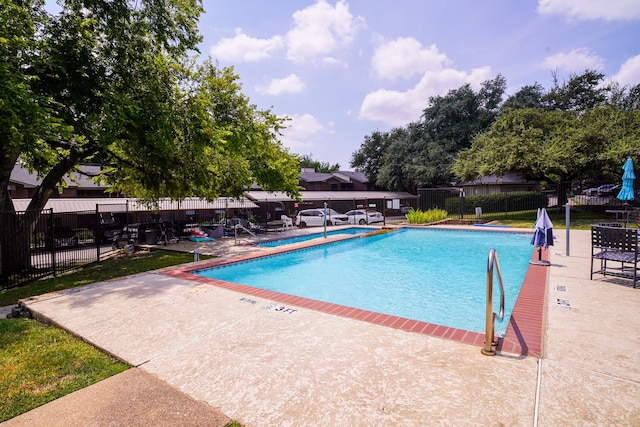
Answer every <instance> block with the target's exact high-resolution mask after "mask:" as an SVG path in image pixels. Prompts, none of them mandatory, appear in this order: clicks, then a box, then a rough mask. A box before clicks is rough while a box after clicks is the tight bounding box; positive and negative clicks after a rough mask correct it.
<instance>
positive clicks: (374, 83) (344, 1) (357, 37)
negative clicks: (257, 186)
mask: <svg viewBox="0 0 640 427" xmlns="http://www.w3.org/2000/svg"><path fill="white" fill-rule="evenodd" d="M204 7H205V11H206V12H205V14H204V15H203V16H202V17H201V20H200V31H201V34H202V36H203V42H202V44H201V45H200V51H201V55H202V56H203V57H210V58H211V59H212V60H214V62H215V61H217V63H218V65H219V66H220V67H227V66H233V67H234V70H235V72H236V73H237V74H238V76H239V81H240V83H241V84H242V92H243V93H244V94H245V95H246V96H248V97H249V99H250V101H251V103H252V104H255V105H256V106H257V107H258V108H259V109H270V110H271V111H272V112H273V113H275V114H277V115H278V116H286V117H288V118H290V119H291V120H290V121H288V122H287V128H286V129H284V130H283V136H282V137H281V141H282V143H283V145H284V146H285V147H287V148H288V149H289V150H290V151H291V152H292V153H297V154H300V155H309V156H311V157H312V158H313V159H314V160H318V161H321V162H327V163H330V164H335V163H339V164H340V166H341V170H352V169H353V168H352V167H351V166H350V160H351V156H352V154H353V152H355V151H357V150H358V149H359V148H360V146H361V145H362V143H363V142H364V140H365V137H366V136H368V135H371V134H372V133H373V132H375V131H382V132H385V131H388V130H391V129H393V128H394V127H403V126H405V125H407V124H409V123H411V122H415V121H418V120H419V119H420V117H421V115H422V111H423V110H424V109H425V108H426V107H427V106H428V102H429V98H430V97H433V96H438V95H446V94H447V92H448V91H450V90H452V89H457V88H459V87H460V86H462V85H464V84H467V83H469V84H470V85H471V87H472V88H474V89H475V90H478V89H479V88H480V84H481V83H482V82H483V81H486V80H490V79H493V78H495V77H496V76H497V75H498V74H501V75H502V76H503V77H504V78H505V79H506V80H507V95H510V94H513V93H515V92H516V91H517V90H518V89H519V88H521V87H522V86H524V85H532V84H535V83H539V84H541V85H542V86H543V87H544V88H545V89H549V88H551V87H552V83H553V75H554V74H555V75H556V76H557V77H558V78H559V79H560V82H562V81H565V80H567V79H568V78H569V77H570V75H571V74H581V73H582V72H583V71H585V70H586V69H592V70H596V71H599V72H601V73H603V74H605V75H606V78H607V79H608V80H614V81H616V82H618V83H619V84H620V85H622V86H625V85H629V86H633V85H636V84H638V83H640V0H538V1H534V0H518V1H513V0H487V1H477V0H399V1H396V2H390V1H388V0H338V1H330V0H295V1H294V0H275V1H274V0H269V1H267V0H235V1H229V0H204Z"/></svg>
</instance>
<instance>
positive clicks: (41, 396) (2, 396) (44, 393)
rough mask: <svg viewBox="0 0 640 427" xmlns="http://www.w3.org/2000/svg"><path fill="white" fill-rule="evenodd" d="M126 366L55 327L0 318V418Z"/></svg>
mask: <svg viewBox="0 0 640 427" xmlns="http://www.w3.org/2000/svg"><path fill="white" fill-rule="evenodd" d="M128 368H129V366H128V365H126V364H125V363H121V362H118V361H116V360H114V359H113V358H112V357H110V356H108V355H106V354H104V353H102V352H100V351H99V350H98V349H96V348H94V347H93V346H91V345H89V344H87V343H85V342H84V341H81V340H79V339H77V338H75V337H74V336H72V335H70V334H68V333H66V332H64V331H63V330H61V329H58V328H56V327H54V326H49V325H44V324H42V323H40V322H38V321H36V320H31V319H2V320H0V402H2V404H0V422H2V421H5V420H8V419H10V418H13V417H15V416H17V415H20V414H22V413H24V412H27V411H29V410H31V409H33V408H36V407H38V406H40V405H43V404H45V403H47V402H50V401H52V400H54V399H57V398H59V397H61V396H64V395H66V394H69V393H72V392H74V391H76V390H79V389H81V388H84V387H87V386H89V385H91V384H93V383H96V382H98V381H101V380H103V379H105V378H108V377H110V376H112V375H115V374H117V373H120V372H122V371H124V370H126V369H128Z"/></svg>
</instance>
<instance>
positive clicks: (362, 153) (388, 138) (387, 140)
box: [350, 128, 404, 182]
mask: <svg viewBox="0 0 640 427" xmlns="http://www.w3.org/2000/svg"><path fill="white" fill-rule="evenodd" d="M403 133H404V129H402V128H395V129H392V130H391V131H389V132H380V131H378V130H377V131H374V132H373V133H372V134H371V135H367V136H365V137H364V142H363V143H362V144H361V145H360V149H359V150H356V151H354V152H353V153H352V154H351V163H350V164H351V167H352V168H355V170H357V171H359V172H363V173H364V174H365V175H366V176H367V178H368V179H369V181H371V182H376V181H377V180H378V174H379V172H380V168H381V167H382V166H383V165H384V155H385V153H386V152H387V149H388V148H389V145H390V144H391V142H393V141H394V140H395V139H397V138H399V137H400V135H402V134H403Z"/></svg>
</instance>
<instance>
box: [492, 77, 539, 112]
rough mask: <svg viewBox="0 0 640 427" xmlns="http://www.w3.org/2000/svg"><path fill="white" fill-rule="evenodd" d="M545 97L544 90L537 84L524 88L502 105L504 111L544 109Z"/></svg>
mask: <svg viewBox="0 0 640 427" xmlns="http://www.w3.org/2000/svg"><path fill="white" fill-rule="evenodd" d="M543 97H544V88H543V87H542V86H541V85H540V84H538V83H535V84H533V85H527V86H523V87H521V88H520V90H518V91H517V92H516V93H514V94H513V95H511V96H510V97H509V98H507V100H506V101H505V102H504V104H502V107H501V109H502V111H503V112H506V111H509V110H519V109H523V108H542V106H543V103H542V98H543Z"/></svg>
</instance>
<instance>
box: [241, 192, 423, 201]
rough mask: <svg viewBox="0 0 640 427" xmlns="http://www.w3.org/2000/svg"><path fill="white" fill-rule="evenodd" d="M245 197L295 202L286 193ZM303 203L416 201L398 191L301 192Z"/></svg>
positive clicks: (413, 197)
mask: <svg viewBox="0 0 640 427" xmlns="http://www.w3.org/2000/svg"><path fill="white" fill-rule="evenodd" d="M244 195H245V196H246V197H247V198H248V199H249V200H253V201H255V202H289V201H294V199H292V198H291V197H289V196H288V195H287V194H286V193H283V192H279V191H276V192H268V191H247V192H245V193H244ZM300 196H301V199H302V200H303V201H314V200H315V201H318V200H363V199H416V198H417V197H418V196H415V195H413V194H410V193H406V192H396V191H301V192H300Z"/></svg>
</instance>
